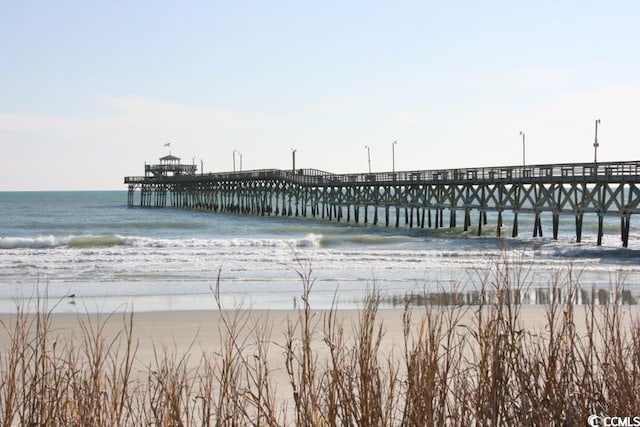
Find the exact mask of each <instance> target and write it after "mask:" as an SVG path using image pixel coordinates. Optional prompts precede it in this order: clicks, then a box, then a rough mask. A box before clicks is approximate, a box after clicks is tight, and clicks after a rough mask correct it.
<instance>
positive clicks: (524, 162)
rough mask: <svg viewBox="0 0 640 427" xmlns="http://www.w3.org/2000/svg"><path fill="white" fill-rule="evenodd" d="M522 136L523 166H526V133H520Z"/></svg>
mask: <svg viewBox="0 0 640 427" xmlns="http://www.w3.org/2000/svg"><path fill="white" fill-rule="evenodd" d="M520 136H522V166H526V165H527V162H526V159H525V147H524V132H522V131H520Z"/></svg>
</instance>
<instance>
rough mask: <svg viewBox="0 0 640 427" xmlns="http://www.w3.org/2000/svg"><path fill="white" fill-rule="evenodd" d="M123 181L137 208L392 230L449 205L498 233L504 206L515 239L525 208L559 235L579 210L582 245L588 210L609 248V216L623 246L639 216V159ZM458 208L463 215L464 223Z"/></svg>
mask: <svg viewBox="0 0 640 427" xmlns="http://www.w3.org/2000/svg"><path fill="white" fill-rule="evenodd" d="M159 166H164V165H159ZM178 166H180V167H179V168H178V169H176V171H177V172H180V171H183V170H184V167H183V166H184V165H176V167H178ZM165 169H166V167H165ZM165 169H162V168H158V169H156V170H162V171H163V172H164V171H165ZM151 170H154V169H153V167H152V168H151ZM124 182H125V184H128V189H129V191H128V205H129V206H142V207H165V206H171V207H174V208H185V209H205V210H211V211H215V212H218V211H220V212H234V213H243V214H254V215H261V216H264V215H282V216H304V217H308V216H311V217H313V218H323V219H329V220H335V221H343V220H344V221H355V222H364V223H369V222H372V223H373V224H374V225H378V224H379V223H382V222H384V225H385V226H387V227H389V226H395V227H400V225H401V217H404V218H403V219H404V224H403V225H404V226H407V227H410V228H413V227H420V228H424V227H430V228H431V227H435V228H442V227H444V224H445V221H444V217H445V211H446V213H447V215H448V224H447V225H448V227H451V228H453V227H458V226H461V227H463V228H464V230H465V231H466V230H468V229H469V227H471V217H472V213H474V212H475V213H476V214H477V215H478V221H477V232H478V234H481V233H482V227H483V226H486V225H487V212H495V213H497V226H496V234H497V235H498V236H500V235H501V233H502V230H503V228H504V223H503V213H504V212H509V213H512V223H511V236H512V237H517V236H518V234H519V226H518V215H519V214H529V215H533V216H534V228H533V232H532V234H533V237H538V236H542V222H541V215H542V214H543V213H544V214H546V215H551V217H552V236H553V238H554V239H557V238H558V228H559V224H560V221H559V218H560V216H561V215H571V216H572V217H574V218H575V232H576V242H581V239H582V228H583V227H582V224H583V218H584V215H585V214H593V215H596V216H597V218H598V237H597V244H598V245H600V244H602V236H603V218H604V216H611V215H613V216H617V217H619V218H620V238H621V241H622V245H623V246H624V247H627V246H628V243H629V230H630V223H631V215H634V214H637V213H640V208H639V205H640V189H639V188H638V184H639V183H640V161H622V162H606V163H593V162H592V163H565V164H545V165H531V166H529V165H527V166H500V167H480V168H462V169H437V170H415V171H401V172H393V173H392V172H383V173H365V174H362V173H354V174H333V173H329V172H324V171H320V170H316V169H297V170H280V169H261V170H250V171H241V172H221V173H202V172H201V173H200V174H198V173H196V171H195V167H193V169H189V173H176V174H173V175H168V174H165V173H155V174H149V173H147V175H146V176H131V177H125V179H124ZM138 190H139V191H138ZM137 193H139V194H140V196H139V198H136V194H137ZM136 199H137V201H136ZM403 211H404V212H403ZM458 213H461V214H462V215H463V218H462V222H461V224H460V225H459V224H458Z"/></svg>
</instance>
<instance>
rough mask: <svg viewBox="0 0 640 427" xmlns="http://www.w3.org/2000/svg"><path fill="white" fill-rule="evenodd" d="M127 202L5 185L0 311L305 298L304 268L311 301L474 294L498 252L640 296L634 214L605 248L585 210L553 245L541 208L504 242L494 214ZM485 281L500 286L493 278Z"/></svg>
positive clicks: (123, 197) (531, 276)
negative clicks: (438, 225)
mask: <svg viewBox="0 0 640 427" xmlns="http://www.w3.org/2000/svg"><path fill="white" fill-rule="evenodd" d="M126 201H127V194H126V191H106V192H0V312H15V311H16V306H17V304H21V305H22V307H26V308H27V309H34V307H35V305H36V302H35V301H38V300H39V301H40V304H45V305H46V307H47V309H49V310H52V311H55V312H79V313H83V312H115V311H122V310H134V311H163V310H204V309H210V308H214V307H215V301H214V297H213V290H214V289H215V287H216V283H219V289H220V295H221V300H222V303H223V306H224V307H227V308H236V307H244V308H253V309H290V308H293V307H294V306H296V305H297V304H299V303H300V295H301V294H302V283H301V279H300V274H302V275H304V274H306V273H307V272H311V278H312V280H313V289H312V293H311V303H312V306H313V307H314V308H316V309H323V308H329V307H331V305H332V304H333V303H334V301H337V306H338V308H354V307H359V306H361V304H362V301H363V298H364V296H365V295H366V294H367V292H370V291H371V290H372V289H374V288H375V289H377V290H378V291H380V294H381V295H382V296H383V297H385V300H391V297H400V299H402V296H403V295H406V294H411V293H425V292H426V293H430V292H440V291H449V290H452V289H455V290H456V291H458V292H473V291H475V290H477V289H478V287H479V282H480V281H481V278H483V277H486V275H487V272H490V271H494V270H495V265H496V263H499V262H501V261H504V260H505V259H509V265H510V266H511V268H512V269H513V268H515V267H516V266H517V267H521V268H522V271H524V272H525V273H526V274H525V275H523V282H525V283H524V285H525V286H526V288H527V289H532V290H533V289H537V288H544V287H547V286H548V285H549V283H551V282H552V280H553V277H554V276H556V277H557V276H558V275H560V277H566V276H567V275H568V274H569V266H570V265H571V274H572V276H573V277H579V279H580V280H579V281H580V284H581V286H582V287H583V288H585V289H591V288H592V287H596V288H598V289H609V288H610V286H612V284H613V283H616V282H620V281H622V282H623V284H624V286H625V289H627V290H629V291H630V292H631V293H632V294H634V295H635V294H638V293H639V292H640V229H639V228H638V224H634V219H635V218H632V229H631V233H630V241H629V248H627V249H623V248H622V247H621V246H622V245H621V242H620V229H619V227H620V220H619V218H615V217H609V218H606V222H605V236H604V240H603V245H602V246H600V247H598V246H596V231H597V219H596V217H595V215H593V217H591V216H590V215H585V219H584V231H583V239H582V243H580V244H577V243H575V228H574V225H573V218H570V217H562V218H561V225H560V236H559V239H558V240H557V241H554V240H552V239H551V238H550V237H548V236H549V235H550V234H551V233H550V231H551V215H548V217H547V216H546V215H544V214H543V231H544V232H546V234H545V237H542V238H540V237H538V238H533V237H531V235H532V230H533V216H531V217H530V218H528V217H527V215H521V216H520V218H519V222H520V237H518V238H516V239H512V238H510V237H509V238H497V237H496V236H495V234H496V233H495V224H496V218H495V217H493V216H491V215H489V218H488V220H489V224H488V225H486V226H484V227H483V235H482V236H476V231H477V228H476V226H477V224H476V225H474V226H472V228H471V229H470V230H469V232H466V233H465V232H463V231H462V228H461V227H459V228H456V229H449V228H443V229H437V230H436V229H416V228H414V229H408V228H405V227H402V226H401V228H399V229H396V228H395V227H393V228H392V227H390V228H385V227H384V226H381V225H377V226H373V225H371V224H368V225H366V224H354V223H353V222H352V223H347V222H346V221H344V219H343V221H342V222H340V223H338V222H335V221H334V222H329V221H327V220H320V219H310V218H293V217H286V218H283V217H275V216H272V217H256V216H249V215H231V214H220V213H211V212H204V211H189V210H176V209H171V208H161V209H159V208H128V207H127V205H126ZM474 220H477V215H474ZM638 221H640V220H638ZM510 226H511V222H510V218H509V216H508V215H505V229H504V230H503V233H502V234H503V236H505V235H509V236H510V235H511V229H510ZM492 268H493V270H492ZM218 278H219V282H218ZM486 282H488V283H489V284H491V283H494V282H495V280H494V278H493V276H491V274H489V276H488V279H486ZM532 292H533V291H532ZM532 295H533V293H532ZM35 297H39V299H38V298H35ZM387 297H389V298H387ZM532 302H535V301H533V300H532Z"/></svg>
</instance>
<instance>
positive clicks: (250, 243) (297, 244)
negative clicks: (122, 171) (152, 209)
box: [0, 234, 322, 250]
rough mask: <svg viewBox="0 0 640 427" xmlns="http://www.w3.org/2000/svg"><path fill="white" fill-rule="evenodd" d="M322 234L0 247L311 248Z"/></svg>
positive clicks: (5, 244)
mask: <svg viewBox="0 0 640 427" xmlns="http://www.w3.org/2000/svg"><path fill="white" fill-rule="evenodd" d="M321 239H322V236H321V235H319V234H309V235H307V236H305V237H303V238H298V239H273V238H264V239H258V238H236V239H195V238H191V239H156V238H147V237H139V236H120V235H99V236H96V235H81V236H66V237H59V236H52V235H48V236H38V237H34V238H25V237H0V249H5V250H7V249H46V248H70V249H85V248H100V247H111V246H131V247H138V248H145V247H146V248H189V247H191V248H211V247H294V248H312V247H318V246H320V241H321Z"/></svg>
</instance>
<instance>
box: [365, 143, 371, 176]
mask: <svg viewBox="0 0 640 427" xmlns="http://www.w3.org/2000/svg"><path fill="white" fill-rule="evenodd" d="M364 148H366V149H367V162H369V173H371V148H370V147H369V146H368V145H365V146H364Z"/></svg>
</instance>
